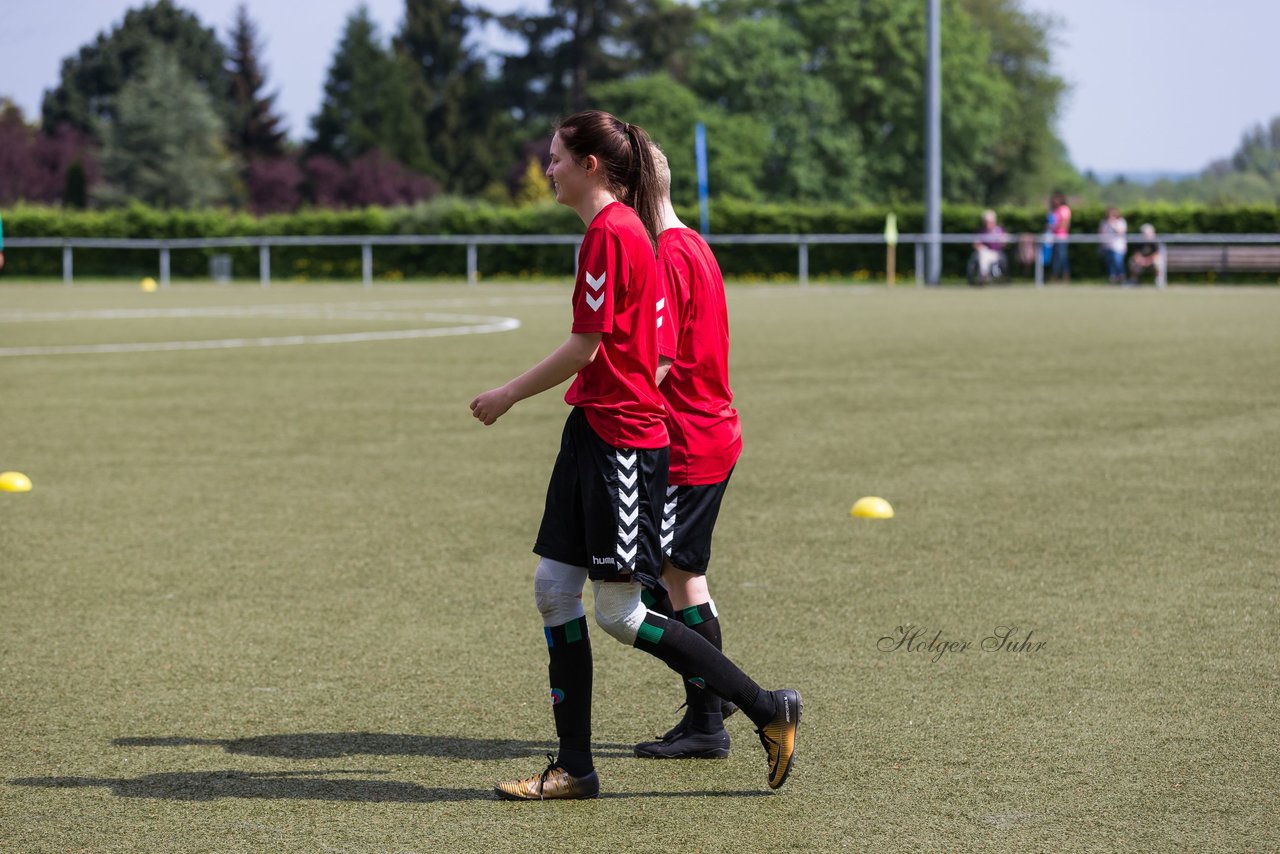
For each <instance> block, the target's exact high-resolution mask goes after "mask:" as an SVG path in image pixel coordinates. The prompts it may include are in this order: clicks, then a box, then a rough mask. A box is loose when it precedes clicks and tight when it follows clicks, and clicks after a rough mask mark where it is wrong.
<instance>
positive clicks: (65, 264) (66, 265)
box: [11, 241, 72, 285]
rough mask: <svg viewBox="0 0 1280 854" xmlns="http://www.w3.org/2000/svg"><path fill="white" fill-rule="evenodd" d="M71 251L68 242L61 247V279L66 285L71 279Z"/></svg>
mask: <svg viewBox="0 0 1280 854" xmlns="http://www.w3.org/2000/svg"><path fill="white" fill-rule="evenodd" d="M11 242H12V241H11ZM71 251H72V250H71V244H70V243H67V244H65V245H64V246H63V247H62V281H63V283H65V284H67V285H70V284H71V279H72V274H71V271H72V260H71Z"/></svg>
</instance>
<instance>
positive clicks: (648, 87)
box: [593, 73, 769, 205]
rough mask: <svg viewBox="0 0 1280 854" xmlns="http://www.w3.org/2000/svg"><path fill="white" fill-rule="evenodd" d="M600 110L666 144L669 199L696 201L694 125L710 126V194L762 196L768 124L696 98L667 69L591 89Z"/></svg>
mask: <svg viewBox="0 0 1280 854" xmlns="http://www.w3.org/2000/svg"><path fill="white" fill-rule="evenodd" d="M593 93H594V95H595V100H596V103H598V104H599V105H600V107H601V108H602V109H605V110H608V111H609V112H611V113H614V114H616V115H620V116H626V117H627V120H628V121H631V122H634V123H635V124H638V125H640V126H641V127H643V128H644V129H645V130H646V131H647V132H648V133H649V135H650V136H651V137H652V138H653V140H654V142H656V143H658V145H659V146H661V147H662V150H663V152H664V153H665V154H666V155H667V162H668V163H669V164H670V166H671V198H672V200H673V201H674V202H675V203H676V204H677V205H692V204H695V203H696V202H697V200H698V195H697V194H698V178H697V163H696V161H695V157H694V135H695V130H694V129H695V127H696V126H697V124H698V123H699V122H702V123H703V124H704V125H705V126H706V129H707V159H708V161H709V162H708V164H707V172H708V184H709V187H708V192H709V193H710V195H711V196H712V197H719V196H733V197H736V198H740V199H758V198H760V197H761V181H762V176H763V172H764V163H765V156H766V153H767V150H768V148H769V127H768V126H767V125H765V124H763V123H761V122H759V121H757V120H756V119H755V118H753V117H752V116H750V115H730V114H728V113H726V112H725V111H724V110H723V109H721V108H720V107H719V106H717V105H707V104H704V103H703V102H701V101H699V100H698V96H697V95H695V94H694V93H693V92H692V90H690V89H689V88H688V87H686V86H682V85H681V84H679V83H677V82H676V81H675V80H673V79H671V77H669V76H668V75H667V74H665V73H658V74H650V75H646V76H643V77H637V78H634V79H630V80H618V81H615V82H612V83H605V84H603V85H600V86H596V87H594V89H593Z"/></svg>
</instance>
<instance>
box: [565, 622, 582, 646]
mask: <svg viewBox="0 0 1280 854" xmlns="http://www.w3.org/2000/svg"><path fill="white" fill-rule="evenodd" d="M564 640H565V643H577V642H578V641H580V640H582V621H581V620H574V621H573V622H572V623H565V624H564Z"/></svg>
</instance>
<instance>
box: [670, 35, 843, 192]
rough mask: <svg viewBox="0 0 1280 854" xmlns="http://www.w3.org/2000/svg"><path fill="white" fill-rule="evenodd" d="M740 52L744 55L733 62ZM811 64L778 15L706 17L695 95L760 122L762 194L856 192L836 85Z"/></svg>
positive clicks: (693, 75) (693, 74)
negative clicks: (743, 59)
mask: <svg viewBox="0 0 1280 854" xmlns="http://www.w3.org/2000/svg"><path fill="white" fill-rule="evenodd" d="M744 55H746V56H750V57H751V62H748V63H744V62H741V61H740V57H742V56H744ZM811 67H812V59H811V56H810V53H809V50H808V48H807V46H806V44H805V42H804V39H803V37H802V36H801V35H800V34H799V33H798V32H797V31H796V30H794V29H793V28H791V27H790V26H788V25H787V24H786V22H784V21H783V20H781V19H780V18H779V17H778V16H770V15H752V16H743V17H738V18H730V20H729V21H728V22H727V23H722V22H720V21H716V22H713V23H712V24H711V26H710V27H709V28H708V29H707V32H706V36H705V38H704V40H703V41H702V43H701V44H700V45H699V46H698V48H697V51H696V61H695V63H694V65H693V67H692V71H691V74H690V77H691V84H692V88H693V90H694V91H695V92H697V93H698V94H700V95H702V96H703V98H705V99H707V100H709V101H711V102H712V103H714V104H715V105H717V106H719V107H721V108H722V109H723V110H724V111H726V112H727V113H728V114H730V115H737V116H748V117H750V118H751V119H753V120H754V122H755V123H757V124H758V125H759V126H761V127H763V128H764V133H765V139H764V157H763V162H762V168H761V173H760V179H759V183H760V189H761V191H762V193H763V195H764V196H765V198H768V199H774V200H783V199H786V200H803V201H822V200H839V201H853V200H857V199H859V198H861V197H862V196H863V193H864V192H865V188H864V183H865V177H866V170H867V164H866V162H865V159H864V157H863V154H862V152H861V151H860V149H859V145H858V140H857V139H856V138H855V137H854V136H853V134H852V133H851V132H850V128H849V127H848V123H847V122H845V121H844V120H843V119H842V116H841V110H840V95H839V93H838V92H836V90H835V89H834V88H833V86H832V85H831V83H830V82H828V81H827V80H826V79H824V78H823V77H821V76H817V75H815V74H812V73H811ZM724 143H728V144H733V143H734V140H724V141H723V143H722V144H724Z"/></svg>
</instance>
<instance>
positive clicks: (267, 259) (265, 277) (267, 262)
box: [258, 243, 271, 288]
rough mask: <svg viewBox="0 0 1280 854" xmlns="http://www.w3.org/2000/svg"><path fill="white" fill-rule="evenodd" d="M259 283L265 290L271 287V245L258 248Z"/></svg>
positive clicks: (266, 244)
mask: <svg viewBox="0 0 1280 854" xmlns="http://www.w3.org/2000/svg"><path fill="white" fill-rule="evenodd" d="M258 281H259V283H260V284H261V285H262V287H264V288H269V287H271V245H270V244H268V243H263V244H262V245H261V246H259V247H258Z"/></svg>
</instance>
